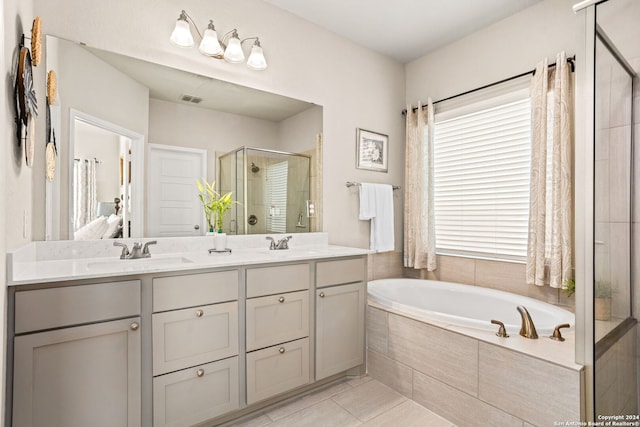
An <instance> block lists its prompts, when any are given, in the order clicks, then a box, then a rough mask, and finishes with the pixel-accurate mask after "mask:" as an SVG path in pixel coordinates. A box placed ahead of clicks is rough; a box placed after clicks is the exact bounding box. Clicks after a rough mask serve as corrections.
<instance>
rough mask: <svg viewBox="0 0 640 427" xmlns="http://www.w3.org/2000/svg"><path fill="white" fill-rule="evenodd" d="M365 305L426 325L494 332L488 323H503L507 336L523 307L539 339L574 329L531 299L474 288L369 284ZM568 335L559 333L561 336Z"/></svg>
mask: <svg viewBox="0 0 640 427" xmlns="http://www.w3.org/2000/svg"><path fill="white" fill-rule="evenodd" d="M368 293H369V301H370V302H373V303H375V304H377V305H379V306H381V307H385V308H388V309H390V310H392V311H394V312H396V313H400V314H406V315H408V316H411V317H414V318H418V319H420V320H423V321H425V322H427V323H436V324H441V325H447V326H449V325H457V326H464V327H470V328H476V329H484V330H491V331H494V330H497V326H496V325H493V324H491V320H492V319H495V320H499V321H501V322H503V323H504V325H505V327H506V329H507V332H508V333H509V334H517V333H518V332H519V331H520V325H521V317H520V313H519V312H518V311H517V310H516V307H517V306H518V305H522V306H524V307H525V308H526V309H527V310H528V311H529V314H530V316H531V319H533V323H534V324H535V327H536V330H537V332H538V334H539V335H549V334H551V333H552V332H553V329H554V328H555V326H557V325H559V324H562V323H568V324H569V325H571V330H573V329H574V325H575V319H574V315H573V313H571V312H570V311H567V310H564V309H562V308H560V307H557V306H554V305H552V304H548V303H545V302H542V301H539V300H536V299H533V298H528V297H524V296H520V295H515V294H511V293H508V292H503V291H498V290H495V289H488V288H482V287H478V286H469V285H461V284H459V283H451V282H441V281H436V280H419V279H382V280H373V281H370V282H369V285H368ZM565 331H566V332H568V330H567V329H563V333H565Z"/></svg>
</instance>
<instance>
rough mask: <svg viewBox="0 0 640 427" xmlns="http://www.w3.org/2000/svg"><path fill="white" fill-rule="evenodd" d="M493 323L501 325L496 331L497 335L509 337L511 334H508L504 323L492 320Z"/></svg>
mask: <svg viewBox="0 0 640 427" xmlns="http://www.w3.org/2000/svg"><path fill="white" fill-rule="evenodd" d="M491 323H493V324H494V325H500V327H499V328H498V332H496V335H497V336H499V337H503V338H509V334H507V330H506V329H505V328H504V323H502V322H501V321H499V320H491Z"/></svg>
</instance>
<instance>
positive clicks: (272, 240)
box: [265, 236, 276, 250]
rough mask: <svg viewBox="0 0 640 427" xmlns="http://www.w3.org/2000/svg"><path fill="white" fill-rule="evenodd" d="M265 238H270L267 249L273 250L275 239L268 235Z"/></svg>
mask: <svg viewBox="0 0 640 427" xmlns="http://www.w3.org/2000/svg"><path fill="white" fill-rule="evenodd" d="M265 239H267V240H271V243H270V244H269V249H271V250H274V249H275V248H276V241H275V240H274V238H273V237H270V236H266V237H265Z"/></svg>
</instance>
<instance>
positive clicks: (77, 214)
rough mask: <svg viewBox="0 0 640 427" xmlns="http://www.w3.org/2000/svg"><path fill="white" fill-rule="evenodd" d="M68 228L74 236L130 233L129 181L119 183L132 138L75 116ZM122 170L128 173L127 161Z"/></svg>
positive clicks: (111, 235) (85, 238)
mask: <svg viewBox="0 0 640 427" xmlns="http://www.w3.org/2000/svg"><path fill="white" fill-rule="evenodd" d="M73 138H74V152H73V167H72V171H73V179H72V212H71V215H70V217H71V230H72V232H73V238H74V239H75V240H90V239H105V238H120V237H129V236H130V228H129V224H130V221H129V218H130V216H131V204H130V203H129V199H130V197H129V195H130V182H123V183H122V185H121V182H120V179H119V176H120V174H121V173H122V171H119V169H120V168H121V162H120V158H121V157H126V158H129V153H130V150H131V140H130V139H129V138H126V137H123V136H121V135H119V134H117V133H114V132H111V131H109V130H105V129H103V128H101V127H98V126H94V125H93V124H90V123H87V122H84V121H81V120H77V119H76V120H75V123H74V135H73ZM126 163H127V164H126V165H125V169H127V170H125V171H124V172H125V173H127V174H128V173H129V170H128V162H126Z"/></svg>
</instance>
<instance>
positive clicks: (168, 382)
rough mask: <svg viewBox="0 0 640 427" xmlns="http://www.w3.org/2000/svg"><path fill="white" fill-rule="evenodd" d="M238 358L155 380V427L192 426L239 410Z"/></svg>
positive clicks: (185, 370) (174, 373)
mask: <svg viewBox="0 0 640 427" xmlns="http://www.w3.org/2000/svg"><path fill="white" fill-rule="evenodd" d="M238 384H239V377H238V357H237V356H236V357H232V358H229V359H225V360H220V361H219V362H213V363H208V364H206V365H200V366H196V367H194V368H189V369H184V370H182V371H178V372H173V373H171V374H167V375H162V376H159V377H155V378H154V379H153V425H154V426H156V427H159V426H172V427H177V426H191V425H195V424H198V423H201V422H203V421H206V420H209V419H211V418H215V417H217V416H220V415H222V414H224V413H227V412H230V411H233V410H235V409H238V408H239V406H240V404H239V392H238Z"/></svg>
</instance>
